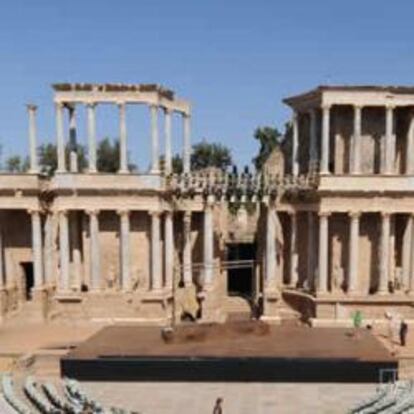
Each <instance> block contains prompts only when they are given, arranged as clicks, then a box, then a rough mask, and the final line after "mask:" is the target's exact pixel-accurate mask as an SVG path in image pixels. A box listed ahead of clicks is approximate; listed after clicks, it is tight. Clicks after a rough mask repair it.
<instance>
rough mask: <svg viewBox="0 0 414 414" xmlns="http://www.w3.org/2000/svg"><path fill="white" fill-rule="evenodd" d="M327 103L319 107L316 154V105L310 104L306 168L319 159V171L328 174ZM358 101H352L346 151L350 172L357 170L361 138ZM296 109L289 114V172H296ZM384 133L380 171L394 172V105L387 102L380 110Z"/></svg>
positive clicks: (411, 142)
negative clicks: (290, 123) (351, 121)
mask: <svg viewBox="0 0 414 414" xmlns="http://www.w3.org/2000/svg"><path fill="white" fill-rule="evenodd" d="M331 109H332V106H331V105H323V106H322V108H321V144H320V148H321V150H320V151H321V154H320V157H319V158H318V149H317V148H318V142H317V141H318V135H317V134H318V132H317V131H318V128H317V122H318V119H319V117H318V114H319V112H320V109H318V108H312V109H310V110H309V111H308V114H309V120H310V122H309V137H310V142H309V155H308V159H309V169H310V168H311V166H312V165H314V163H315V162H316V161H318V159H319V161H320V173H321V174H329V173H330V171H329V160H330V139H331V130H330V128H331ZM363 109H364V106H362V105H353V113H354V115H353V134H352V137H351V149H350V152H349V165H350V173H351V174H355V175H357V174H361V150H362V148H361V138H362V117H363ZM299 115H300V114H299V113H298V112H296V111H295V112H294V113H293V117H292V174H293V175H294V176H297V175H298V174H299ZM384 122H385V124H384V125H385V137H384V140H385V142H384V152H383V154H384V156H383V158H382V160H381V166H380V172H381V174H394V173H395V170H394V159H395V154H396V135H395V107H394V106H393V105H388V106H386V107H385V112H384ZM405 164H406V171H405V173H406V174H414V117H413V116H412V117H411V121H410V125H409V128H408V133H407V143H406V159H405Z"/></svg>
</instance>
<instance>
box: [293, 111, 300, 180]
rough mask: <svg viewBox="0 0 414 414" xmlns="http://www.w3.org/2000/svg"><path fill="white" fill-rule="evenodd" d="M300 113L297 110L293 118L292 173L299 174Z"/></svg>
mask: <svg viewBox="0 0 414 414" xmlns="http://www.w3.org/2000/svg"><path fill="white" fill-rule="evenodd" d="M298 118H299V114H298V113H297V112H296V111H295V112H294V114H293V118H292V174H293V175H294V176H295V177H296V176H298V174H299V159H298V155H299V154H298V152H299V125H298V123H299V119H298Z"/></svg>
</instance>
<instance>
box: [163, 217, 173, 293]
mask: <svg viewBox="0 0 414 414" xmlns="http://www.w3.org/2000/svg"><path fill="white" fill-rule="evenodd" d="M164 234H165V287H166V288H167V289H169V290H170V289H172V288H173V283H174V222H173V212H172V211H167V212H166V213H165V219H164Z"/></svg>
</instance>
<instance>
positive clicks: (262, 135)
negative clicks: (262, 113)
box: [252, 127, 282, 170]
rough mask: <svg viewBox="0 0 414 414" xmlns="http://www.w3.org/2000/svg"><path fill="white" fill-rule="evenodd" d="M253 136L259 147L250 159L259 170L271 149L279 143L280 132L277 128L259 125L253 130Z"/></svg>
mask: <svg viewBox="0 0 414 414" xmlns="http://www.w3.org/2000/svg"><path fill="white" fill-rule="evenodd" d="M254 138H255V139H256V140H257V141H259V145H260V147H259V153H258V154H257V155H256V157H254V158H253V160H252V161H253V163H254V165H255V167H256V169H257V170H261V169H262V167H263V164H264V163H265V162H266V160H267V159H268V158H269V156H270V154H271V153H272V151H273V150H274V149H275V148H276V147H277V146H279V145H280V143H281V140H282V134H281V133H280V132H279V130H278V129H277V128H272V127H259V128H257V129H256V130H255V131H254Z"/></svg>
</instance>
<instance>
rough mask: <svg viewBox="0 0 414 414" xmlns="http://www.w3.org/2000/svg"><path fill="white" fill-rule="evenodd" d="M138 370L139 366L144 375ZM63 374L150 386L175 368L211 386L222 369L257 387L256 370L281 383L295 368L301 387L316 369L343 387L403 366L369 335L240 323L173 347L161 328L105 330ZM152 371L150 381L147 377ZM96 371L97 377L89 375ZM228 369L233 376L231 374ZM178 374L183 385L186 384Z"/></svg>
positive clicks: (65, 362) (177, 336)
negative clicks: (210, 378) (350, 381)
mask: <svg viewBox="0 0 414 414" xmlns="http://www.w3.org/2000/svg"><path fill="white" fill-rule="evenodd" d="M226 364H227V365H226ZM272 364H273V365H272ZM110 366H111V368H110ZM132 366H135V368H136V370H137V372H135V371H134V370H133V368H132ZM226 366H227V368H226V369H224V368H223V367H226ZM61 367H62V373H63V374H64V375H70V376H77V377H78V378H81V377H82V376H84V377H85V376H86V377H88V375H89V376H92V377H93V379H99V376H100V374H99V372H100V373H101V374H102V375H103V376H102V379H105V378H104V377H105V376H108V375H109V374H110V372H113V375H115V376H117V375H118V376H122V375H121V372H115V371H114V369H115V370H121V371H122V372H124V373H125V379H127V377H128V376H129V375H132V376H133V377H135V379H136V380H139V379H144V377H146V378H147V379H148V380H151V378H152V376H154V380H155V379H157V380H163V376H164V374H165V373H167V371H168V375H166V377H165V380H172V378H173V376H174V375H173V374H172V373H171V369H174V370H175V371H177V373H176V379H177V380H181V379H186V378H187V375H189V376H190V379H193V380H197V379H199V380H206V377H205V375H206V372H207V371H208V367H209V368H210V370H212V369H213V370H214V369H215V370H217V369H219V371H220V374H222V375H224V378H222V379H224V380H229V381H232V380H236V379H237V378H240V379H241V380H253V379H255V378H257V376H258V375H259V374H260V372H256V373H253V374H252V375H251V376H250V374H249V372H251V371H252V370H253V371H256V370H257V369H259V367H261V368H260V370H261V371H262V373H263V375H264V377H267V376H269V375H270V377H269V380H271V379H270V378H273V380H277V375H276V374H275V371H277V372H279V373H282V372H285V371H286V372H287V371H288V370H290V369H289V367H290V368H292V369H293V370H295V369H296V370H297V369H298V368H300V370H299V371H297V374H298V380H303V381H306V380H307V379H306V378H308V377H309V379H308V380H310V378H311V375H310V372H308V371H309V370H310V369H312V370H315V369H316V370H317V372H315V373H314V376H315V378H320V379H321V378H322V380H323V377H326V379H327V380H329V378H331V376H332V375H333V373H334V372H336V373H337V375H339V376H342V377H343V378H344V380H346V378H348V376H349V377H352V378H353V380H355V379H356V378H355V376H356V377H358V375H359V374H358V370H357V367H359V368H361V371H360V375H361V382H366V381H364V378H366V379H367V378H368V376H370V378H371V379H372V380H374V379H373V377H376V380H378V375H379V370H380V369H384V368H395V367H396V360H395V358H394V357H392V356H391V355H390V353H389V351H388V350H387V349H386V348H385V347H384V346H383V345H382V344H381V343H380V342H379V341H378V340H377V339H376V338H375V337H374V336H373V335H372V334H371V333H370V332H369V331H367V330H358V331H355V330H353V329H344V328H308V327H302V326H298V327H296V326H271V325H266V324H264V323H260V322H239V323H231V324H224V325H187V326H180V327H179V328H178V329H177V330H176V331H175V332H174V334H173V335H172V337H168V338H167V339H166V340H165V339H164V338H163V337H162V335H161V331H160V329H159V328H155V327H154V328H151V327H134V326H111V327H107V328H103V329H102V330H101V331H99V332H98V333H97V334H95V335H94V336H92V337H91V338H90V339H89V340H87V341H85V342H83V343H81V344H80V345H79V346H78V347H77V348H76V349H74V350H73V351H71V352H70V353H69V354H68V355H67V356H66V357H64V358H63V359H62V362H61ZM68 367H69V368H68ZM237 367H238V368H237ZM255 367H256V368H255ZM264 367H265V369H263V368H264ZM271 367H272V368H271ZM364 367H365V368H364ZM151 368H152V370H151ZM362 368H364V369H365V371H364V369H362ZM147 369H148V375H144V373H145V372H147ZM237 369H239V373H238V374H237V372H236V371H237ZM321 369H322V371H324V370H332V372H331V374H332V375H331V374H330V373H329V372H320V370H321ZM90 370H92V371H93V370H95V372H88V371H90ZM229 370H230V371H233V373H232V374H229V373H228V372H227V371H229ZM235 370H236V371H235ZM260 370H259V371H260ZM335 370H336V371H335ZM127 371H128V373H127ZM138 371H140V372H138ZM178 371H180V372H181V374H182V375H183V376H184V378H181V376H180V373H179V372H178ZM222 371H223V372H222ZM224 371H226V372H227V374H226V373H225V372H224ZM265 371H268V372H267V373H266V372H265ZM368 371H369V375H368ZM186 372H187V373H186ZM364 372H365V374H364ZM197 373H198V374H199V376H197ZM300 373H303V374H304V375H302V374H300ZM351 373H352V375H351ZM299 374H300V375H299ZM316 374H317V375H316ZM348 374H349V375H348ZM210 376H211V371H210ZM86 377H85V378H86ZM141 377H142V378H141ZM155 377H156V378H155ZM299 377H301V378H299ZM302 377H303V378H302ZM233 378H234V379H233ZM283 378H285V380H289V378H292V379H293V378H294V372H291V373H290V374H286V373H285V374H284V375H280V380H282V379H283ZM207 380H208V378H207ZM264 380H266V378H265V379H264ZM329 381H330V380H329ZM339 382H340V381H339Z"/></svg>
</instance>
